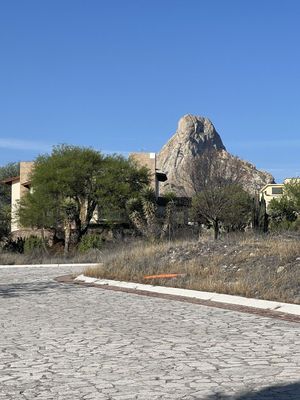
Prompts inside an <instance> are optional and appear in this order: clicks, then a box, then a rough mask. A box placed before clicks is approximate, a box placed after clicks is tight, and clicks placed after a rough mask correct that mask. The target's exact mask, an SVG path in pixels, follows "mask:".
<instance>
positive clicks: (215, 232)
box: [214, 220, 220, 240]
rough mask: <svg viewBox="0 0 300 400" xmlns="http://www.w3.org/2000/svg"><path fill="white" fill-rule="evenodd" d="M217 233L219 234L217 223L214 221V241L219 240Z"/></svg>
mask: <svg viewBox="0 0 300 400" xmlns="http://www.w3.org/2000/svg"><path fill="white" fill-rule="evenodd" d="M219 233H220V229H219V221H218V220H216V221H214V238H215V240H217V239H218V238H219Z"/></svg>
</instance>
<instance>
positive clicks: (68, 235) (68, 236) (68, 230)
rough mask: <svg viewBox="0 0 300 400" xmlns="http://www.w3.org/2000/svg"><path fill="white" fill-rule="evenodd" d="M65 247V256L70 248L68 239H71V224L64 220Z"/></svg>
mask: <svg viewBox="0 0 300 400" xmlns="http://www.w3.org/2000/svg"><path fill="white" fill-rule="evenodd" d="M64 228H65V229H64V230H65V248H64V255H65V256H67V255H68V253H69V248H70V239H71V224H70V222H65V227H64Z"/></svg>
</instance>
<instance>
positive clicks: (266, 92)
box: [0, 0, 300, 181]
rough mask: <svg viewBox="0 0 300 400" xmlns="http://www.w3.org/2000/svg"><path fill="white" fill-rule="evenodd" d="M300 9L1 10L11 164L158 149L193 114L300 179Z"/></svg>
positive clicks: (47, 1)
mask: <svg viewBox="0 0 300 400" xmlns="http://www.w3.org/2000/svg"><path fill="white" fill-rule="evenodd" d="M299 21H300V2H299V1H297V0H285V1H283V0H280V1H278V0H251V1H250V0H248V1H246V0H245V1H243V0H106V1H104V0H88V1H87V0H43V1H41V0H26V1H24V0H19V1H17V0H7V1H1V3H0V71H1V74H0V155H1V159H0V164H1V165H4V164H5V163H7V162H9V161H18V160H30V159H33V158H34V157H36V155H37V154H39V153H44V152H46V151H48V150H49V149H51V146H52V145H54V144H59V143H69V144H78V145H86V146H92V147H94V148H97V149H100V150H103V151H113V152H114V151H116V152H125V153H126V152H130V151H140V150H147V151H158V150H159V149H160V148H161V146H162V145H163V144H164V143H165V142H166V141H167V140H168V139H169V137H170V136H171V135H172V134H173V133H174V132H175V130H176V125H177V121H178V119H179V118H180V116H182V115H183V114H186V113H193V114H198V115H203V116H207V117H209V118H210V119H211V120H212V122H213V123H214V125H215V127H216V129H217V130H218V132H219V133H220V135H221V137H222V139H223V142H224V144H225V146H226V147H227V149H228V150H229V151H230V152H232V153H233V154H236V155H238V156H240V157H241V158H244V159H247V160H248V161H251V162H253V163H255V164H256V165H257V166H258V167H259V168H263V169H266V170H268V171H270V172H271V173H273V175H274V176H275V178H276V180H277V181H281V180H282V179H283V178H284V177H286V176H295V175H300V157H299V155H300V47H299V46H300V24H299Z"/></svg>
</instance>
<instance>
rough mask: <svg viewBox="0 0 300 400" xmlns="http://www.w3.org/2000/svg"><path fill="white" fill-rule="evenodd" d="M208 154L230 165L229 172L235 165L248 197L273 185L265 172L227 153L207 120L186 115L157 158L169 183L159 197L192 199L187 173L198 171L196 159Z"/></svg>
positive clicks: (271, 178) (162, 185)
mask: <svg viewBox="0 0 300 400" xmlns="http://www.w3.org/2000/svg"><path fill="white" fill-rule="evenodd" d="M207 150H215V152H216V153H217V154H218V157H220V159H222V160H223V161H224V162H226V163H227V165H228V164H229V165H230V163H232V168H236V165H237V164H238V166H239V169H240V175H241V177H240V183H241V185H242V186H243V187H244V189H245V190H247V191H248V192H249V193H251V194H253V193H255V192H257V191H258V190H259V189H260V188H262V187H263V186H264V185H265V184H267V183H273V182H274V178H273V176H272V175H271V174H269V173H268V172H265V171H259V170H258V169H256V167H255V166H254V165H253V164H251V163H249V162H246V161H243V160H241V159H239V158H237V157H234V156H233V155H231V154H230V153H229V152H227V151H226V148H225V146H224V144H223V142H222V139H221V137H220V135H219V134H218V132H217V131H216V129H215V127H214V125H213V124H212V122H211V121H210V120H209V119H208V118H205V117H201V116H196V115H191V114H186V115H184V116H183V117H182V118H180V120H179V122H178V128H177V130H176V132H175V134H174V135H173V136H172V137H171V139H170V140H169V141H168V142H167V143H166V144H165V145H164V146H163V148H162V149H161V151H160V152H159V153H158V156H157V165H158V167H159V169H161V170H162V171H164V172H165V173H166V174H167V176H168V180H167V181H166V182H165V183H163V184H161V193H165V192H168V191H173V192H175V193H176V194H177V195H178V196H193V195H194V193H193V191H192V190H191V187H193V185H192V184H191V182H189V181H188V180H189V179H191V178H190V177H189V174H188V169H189V168H191V166H193V165H197V168H201V164H200V165H199V158H200V157H201V155H202V154H203V153H204V152H205V151H207Z"/></svg>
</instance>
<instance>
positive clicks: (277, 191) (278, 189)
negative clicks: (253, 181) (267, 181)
mask: <svg viewBox="0 0 300 400" xmlns="http://www.w3.org/2000/svg"><path fill="white" fill-rule="evenodd" d="M282 193H283V191H282V187H273V188H272V194H282Z"/></svg>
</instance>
